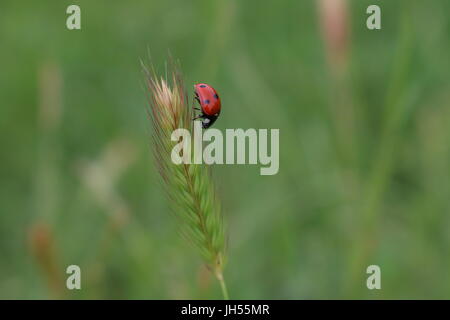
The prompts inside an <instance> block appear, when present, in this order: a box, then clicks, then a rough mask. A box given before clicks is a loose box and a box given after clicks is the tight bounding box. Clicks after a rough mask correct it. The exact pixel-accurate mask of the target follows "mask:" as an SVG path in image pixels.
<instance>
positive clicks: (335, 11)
mask: <svg viewBox="0 0 450 320" xmlns="http://www.w3.org/2000/svg"><path fill="white" fill-rule="evenodd" d="M317 1H318V6H319V23H320V26H321V30H322V38H323V41H324V43H325V49H326V51H327V52H326V53H327V59H328V62H329V64H330V65H331V67H333V68H339V69H340V68H341V67H342V66H344V65H345V64H346V62H347V59H348V46H349V40H350V34H349V32H350V28H349V19H348V15H349V12H348V3H347V0H317Z"/></svg>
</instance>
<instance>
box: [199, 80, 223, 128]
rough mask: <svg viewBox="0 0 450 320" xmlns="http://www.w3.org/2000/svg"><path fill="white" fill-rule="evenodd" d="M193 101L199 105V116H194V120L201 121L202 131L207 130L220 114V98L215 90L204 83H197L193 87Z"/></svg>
mask: <svg viewBox="0 0 450 320" xmlns="http://www.w3.org/2000/svg"><path fill="white" fill-rule="evenodd" d="M194 90H195V99H196V100H197V101H198V103H199V104H200V107H201V109H198V108H195V109H196V110H200V111H201V114H200V115H198V116H196V117H195V118H194V120H195V119H201V120H202V127H203V128H204V129H207V128H209V127H210V126H211V125H212V124H213V123H214V122H215V121H216V120H217V118H218V117H219V114H220V108H221V104H220V98H219V95H218V94H217V92H216V90H215V89H214V88H213V87H211V86H210V85H207V84H206V83H199V84H196V85H194Z"/></svg>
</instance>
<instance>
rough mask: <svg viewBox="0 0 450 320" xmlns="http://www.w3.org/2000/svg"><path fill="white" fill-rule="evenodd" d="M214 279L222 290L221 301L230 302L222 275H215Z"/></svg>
mask: <svg viewBox="0 0 450 320" xmlns="http://www.w3.org/2000/svg"><path fill="white" fill-rule="evenodd" d="M216 277H217V280H219V283H220V288H221V289H222V294H223V299H224V300H230V297H229V296H228V290H227V285H226V284H225V279H224V278H223V274H222V273H221V272H220V273H218V274H216Z"/></svg>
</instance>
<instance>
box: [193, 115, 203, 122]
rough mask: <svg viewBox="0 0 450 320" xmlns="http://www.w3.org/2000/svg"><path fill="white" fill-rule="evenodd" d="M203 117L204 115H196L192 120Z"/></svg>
mask: <svg viewBox="0 0 450 320" xmlns="http://www.w3.org/2000/svg"><path fill="white" fill-rule="evenodd" d="M203 118H204V117H203V115H202V114H200V115H198V116H196V117H194V119H192V121H194V120H197V119H203Z"/></svg>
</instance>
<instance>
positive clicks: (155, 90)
mask: <svg viewBox="0 0 450 320" xmlns="http://www.w3.org/2000/svg"><path fill="white" fill-rule="evenodd" d="M143 69H144V73H145V75H146V80H147V88H148V91H149V104H150V108H149V118H150V120H151V122H152V127H153V154H154V156H155V159H156V165H157V167H158V171H159V173H160V175H161V177H162V181H163V187H164V189H165V193H166V195H167V198H168V200H169V204H170V207H171V211H172V212H173V213H174V215H175V217H176V219H177V221H178V222H179V231H180V233H181V235H182V236H183V237H184V238H185V239H186V240H187V241H188V242H189V243H191V244H192V245H193V246H194V247H196V248H197V250H198V252H199V253H200V255H201V256H202V258H203V260H204V262H205V263H206V265H207V266H208V269H209V270H211V272H212V273H213V274H214V275H215V276H216V278H217V280H218V281H219V283H220V286H221V289H222V293H223V296H224V298H225V299H227V298H228V293H227V290H226V286H225V281H224V279H223V268H224V262H225V259H224V258H225V235H224V222H223V218H222V214H221V210H220V204H219V199H218V197H217V195H216V192H215V188H214V184H213V181H212V177H211V173H210V169H209V167H207V166H205V165H199V164H188V163H182V164H178V165H176V164H174V163H173V162H172V160H171V152H172V149H173V147H174V146H175V144H178V143H179V142H180V141H172V140H171V134H172V132H173V131H174V130H176V129H179V128H184V129H187V130H188V131H189V132H190V133H191V137H193V136H194V135H193V121H192V119H193V111H192V107H191V106H190V105H189V103H188V101H189V99H188V97H187V94H186V91H185V87H184V84H183V81H182V77H181V74H180V72H179V71H178V68H177V67H176V66H175V65H174V64H172V71H171V74H170V75H169V77H170V78H169V79H167V76H166V78H161V77H158V76H157V75H156V73H155V71H154V70H153V69H152V71H150V70H149V69H148V68H146V67H145V65H143ZM191 145H193V141H191ZM184 152H187V150H184V149H182V150H181V153H184ZM191 154H192V156H193V154H194V152H192V153H191Z"/></svg>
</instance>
